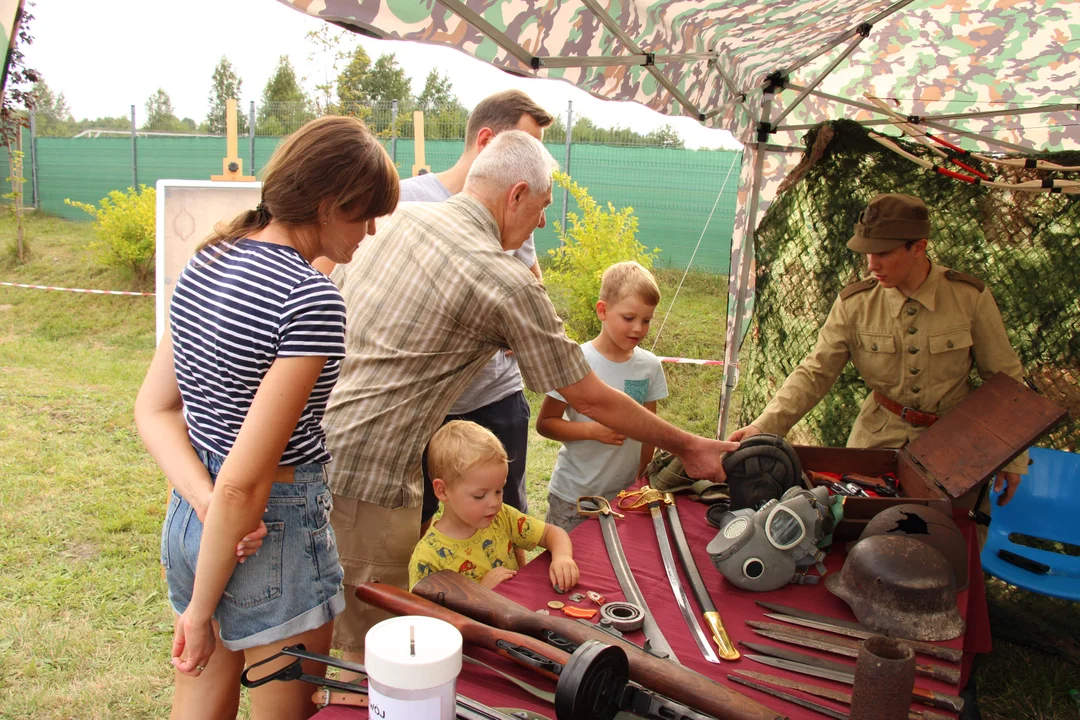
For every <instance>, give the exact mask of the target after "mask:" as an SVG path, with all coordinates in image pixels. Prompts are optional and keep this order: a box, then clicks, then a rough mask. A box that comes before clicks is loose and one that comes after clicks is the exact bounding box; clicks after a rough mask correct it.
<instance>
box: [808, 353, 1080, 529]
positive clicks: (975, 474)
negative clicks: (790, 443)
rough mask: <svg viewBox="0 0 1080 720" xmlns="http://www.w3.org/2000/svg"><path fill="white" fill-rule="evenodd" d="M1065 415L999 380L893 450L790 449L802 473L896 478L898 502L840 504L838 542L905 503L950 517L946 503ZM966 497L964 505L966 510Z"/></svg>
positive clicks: (854, 499)
mask: <svg viewBox="0 0 1080 720" xmlns="http://www.w3.org/2000/svg"><path fill="white" fill-rule="evenodd" d="M1067 414H1068V413H1067V412H1066V411H1065V409H1063V408H1061V407H1059V406H1058V405H1056V404H1054V403H1053V402H1051V401H1049V400H1047V399H1046V398H1044V397H1042V396H1041V395H1039V394H1038V393H1036V392H1034V391H1032V390H1030V389H1028V388H1027V387H1025V386H1023V385H1021V384H1020V383H1018V382H1016V381H1015V380H1013V379H1012V378H1010V377H1009V376H1008V375H1005V374H1004V373H998V374H996V375H994V376H993V377H992V378H990V379H989V380H987V381H986V382H985V383H983V384H982V386H980V387H979V388H978V389H977V390H975V391H974V392H972V393H971V394H970V395H968V396H967V397H966V398H964V399H963V400H962V401H961V402H960V404H959V405H957V406H956V407H955V408H953V410H952V411H951V412H949V413H948V414H947V415H945V416H943V417H942V418H941V419H940V420H938V421H937V422H936V423H934V425H933V426H931V427H930V428H928V429H927V430H926V432H924V433H923V434H922V435H920V436H919V437H918V439H916V440H915V441H914V442H912V443H911V444H909V445H908V446H906V447H904V448H901V449H899V450H879V449H857V448H834V447H813V446H809V445H795V446H794V448H795V452H796V453H797V454H798V455H799V460H800V461H801V463H802V466H803V469H804V470H813V471H817V472H830V473H857V474H861V475H872V476H876V475H882V474H884V473H889V472H892V473H896V477H897V481H898V483H899V487H900V494H901V497H897V498H860V497H847V498H845V499H844V520H843V522H842V523H840V526H839V527H838V528H837V531H836V540H837V541H846V540H853V539H855V538H857V537H858V536H859V533H861V532H862V529H863V527H865V526H866V523H868V522H869V521H870V519H871V518H872V517H874V516H875V515H877V514H878V513H879V512H881V511H882V510H884V509H885V508H888V507H891V506H893V505H900V504H904V503H918V504H921V505H929V506H930V507H933V508H935V509H937V510H940V511H942V512H944V513H945V514H947V515H948V514H949V513H950V511H951V508H952V504H953V500H955V499H957V498H961V497H963V496H964V495H966V494H967V493H968V492H969V491H971V490H972V489H973V488H977V487H978V486H979V485H980V483H982V482H983V481H984V480H986V479H987V478H990V477H992V476H993V475H994V474H995V473H997V471H998V470H1000V469H1001V468H1003V467H1004V466H1005V465H1007V464H1008V463H1009V461H1010V460H1012V459H1013V458H1015V457H1016V456H1017V455H1019V454H1020V453H1021V452H1023V451H1024V450H1026V449H1027V448H1028V447H1030V446H1031V445H1033V444H1034V443H1035V442H1036V441H1037V440H1038V439H1039V438H1040V437H1042V436H1043V435H1045V434H1046V433H1047V432H1048V431H1049V430H1050V429H1051V428H1053V427H1054V426H1055V425H1057V424H1058V423H1059V422H1061V421H1062V420H1063V419H1064V418H1065V416H1066V415H1067ZM974 501H975V500H974V498H973V497H972V496H969V497H968V498H965V500H964V501H963V503H964V504H973V503H974Z"/></svg>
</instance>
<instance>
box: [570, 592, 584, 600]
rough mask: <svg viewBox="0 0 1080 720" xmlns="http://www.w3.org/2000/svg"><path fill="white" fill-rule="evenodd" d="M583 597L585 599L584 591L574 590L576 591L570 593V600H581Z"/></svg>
mask: <svg viewBox="0 0 1080 720" xmlns="http://www.w3.org/2000/svg"><path fill="white" fill-rule="evenodd" d="M584 599H585V593H579V592H576V593H571V594H570V602H581V601H582V600H584Z"/></svg>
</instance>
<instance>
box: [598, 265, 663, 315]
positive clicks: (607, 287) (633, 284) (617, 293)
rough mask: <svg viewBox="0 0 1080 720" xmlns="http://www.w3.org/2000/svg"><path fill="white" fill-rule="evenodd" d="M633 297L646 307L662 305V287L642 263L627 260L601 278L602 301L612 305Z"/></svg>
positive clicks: (606, 271)
mask: <svg viewBox="0 0 1080 720" xmlns="http://www.w3.org/2000/svg"><path fill="white" fill-rule="evenodd" d="M631 295H634V296H636V297H637V298H638V299H639V300H641V302H643V303H645V304H646V305H652V306H653V307H656V306H657V305H659V304H660V286H659V285H657V284H656V278H654V277H653V274H652V273H651V272H649V271H648V270H646V269H645V267H644V266H643V265H642V264H641V263H637V262H634V261H633V260H627V261H626V262H621V263H615V264H614V265H612V266H611V267H609V268H608V269H607V270H605V271H604V274H603V276H602V277H601V278H600V300H602V301H603V302H605V303H607V304H609V305H611V304H614V303H617V302H619V301H620V300H623V299H625V298H627V297H630V296H631Z"/></svg>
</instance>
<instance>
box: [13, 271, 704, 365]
mask: <svg viewBox="0 0 1080 720" xmlns="http://www.w3.org/2000/svg"><path fill="white" fill-rule="evenodd" d="M0 286H3V287H17V288H30V289H31V290H60V291H62V292H74V293H89V294H91V295H134V296H136V297H154V293H144V292H128V291H126V290H85V289H83V288H64V287H53V286H51V285H26V284H24V283H10V282H0ZM659 360H660V362H666V363H676V364H684V365H721V366H722V365H723V364H724V361H723V360H697V359H695V358H681V357H662V358H659Z"/></svg>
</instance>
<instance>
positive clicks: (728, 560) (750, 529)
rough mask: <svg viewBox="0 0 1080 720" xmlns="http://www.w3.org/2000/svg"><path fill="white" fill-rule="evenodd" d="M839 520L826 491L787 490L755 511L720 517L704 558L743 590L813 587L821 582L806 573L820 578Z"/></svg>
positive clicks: (840, 508) (838, 507) (840, 512)
mask: <svg viewBox="0 0 1080 720" xmlns="http://www.w3.org/2000/svg"><path fill="white" fill-rule="evenodd" d="M842 515H843V505H842V504H841V503H840V502H839V496H830V495H829V491H828V489H827V488H825V487H817V488H814V489H813V490H804V489H803V488H799V487H793V488H789V489H788V490H787V491H786V492H785V493H784V494H783V496H781V497H780V499H779V500H770V501H768V502H767V503H765V504H764V505H762V506H761V508H759V509H758V510H751V509H749V508H745V509H742V510H733V511H730V512H727V513H724V514H723V516H721V518H720V523H719V526H720V532H719V533H717V535H716V537H714V538H713V539H712V542H710V543H709V546H708V553H709V557H711V558H712V561H713V564H714V565H716V569H717V570H719V571H720V573H721V574H722V575H723V576H724V577H726V578H727V579H728V582H731V583H733V584H734V585H736V586H738V587H740V588H743V589H744V590H757V591H761V592H767V591H769V590H776V589H777V588H781V587H783V586H784V585H787V584H788V583H799V584H807V583H816V582H818V581H819V580H820V579H821V578H820V577H817V576H814V575H809V574H808V573H809V571H810V569H811V568H813V567H817V569H818V572H819V573H820V574H821V575H824V574H825V566H824V565H823V564H822V562H821V561H822V559H824V557H825V552H824V551H823V550H822V548H825V547H828V546H829V545H831V544H832V531H833V528H834V527H836V523H838V522H839V521H840V518H841V517H842Z"/></svg>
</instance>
